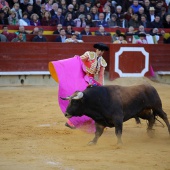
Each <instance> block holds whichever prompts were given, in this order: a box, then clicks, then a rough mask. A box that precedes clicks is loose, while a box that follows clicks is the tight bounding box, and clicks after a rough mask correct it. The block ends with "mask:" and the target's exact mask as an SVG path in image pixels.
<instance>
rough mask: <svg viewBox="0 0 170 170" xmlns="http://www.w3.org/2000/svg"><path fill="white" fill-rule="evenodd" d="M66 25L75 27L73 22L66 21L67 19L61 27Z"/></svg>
mask: <svg viewBox="0 0 170 170" xmlns="http://www.w3.org/2000/svg"><path fill="white" fill-rule="evenodd" d="M68 25H71V26H72V27H74V26H75V23H74V21H73V20H67V19H65V20H64V23H63V26H65V27H66V26H68Z"/></svg>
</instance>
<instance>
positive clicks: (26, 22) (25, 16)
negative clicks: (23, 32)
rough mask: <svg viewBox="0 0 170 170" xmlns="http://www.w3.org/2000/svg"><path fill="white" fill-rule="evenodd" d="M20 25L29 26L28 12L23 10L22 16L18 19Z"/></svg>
mask: <svg viewBox="0 0 170 170" xmlns="http://www.w3.org/2000/svg"><path fill="white" fill-rule="evenodd" d="M19 25H20V26H30V20H29V19H28V14H27V13H26V12H23V14H22V18H21V19H20V20H19Z"/></svg>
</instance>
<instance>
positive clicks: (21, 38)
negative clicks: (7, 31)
mask: <svg viewBox="0 0 170 170" xmlns="http://www.w3.org/2000/svg"><path fill="white" fill-rule="evenodd" d="M11 42H26V40H24V38H23V34H22V32H19V33H18V35H17V37H16V38H14V39H12V41H11Z"/></svg>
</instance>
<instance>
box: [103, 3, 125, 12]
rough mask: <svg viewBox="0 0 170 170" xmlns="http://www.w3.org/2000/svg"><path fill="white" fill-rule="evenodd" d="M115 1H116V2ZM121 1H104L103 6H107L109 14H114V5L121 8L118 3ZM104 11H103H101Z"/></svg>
mask: <svg viewBox="0 0 170 170" xmlns="http://www.w3.org/2000/svg"><path fill="white" fill-rule="evenodd" d="M116 1H117V0H116ZM120 1H121V0H118V1H117V2H115V1H112V0H106V3H105V4H104V7H105V6H109V7H110V12H111V13H115V7H116V5H117V6H122V5H120V3H119V2H120ZM103 10H104V9H103Z"/></svg>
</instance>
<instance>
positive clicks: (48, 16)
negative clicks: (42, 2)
mask: <svg viewBox="0 0 170 170" xmlns="http://www.w3.org/2000/svg"><path fill="white" fill-rule="evenodd" d="M41 25H42V26H55V25H56V22H55V20H54V19H52V18H51V13H50V12H49V11H46V12H45V14H44V17H43V18H42V19H41Z"/></svg>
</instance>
